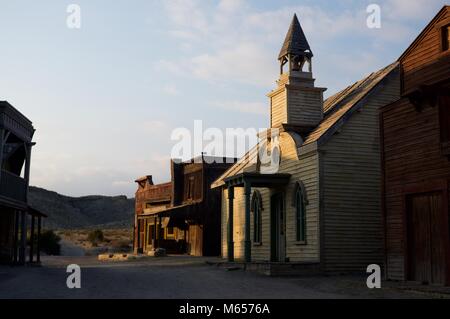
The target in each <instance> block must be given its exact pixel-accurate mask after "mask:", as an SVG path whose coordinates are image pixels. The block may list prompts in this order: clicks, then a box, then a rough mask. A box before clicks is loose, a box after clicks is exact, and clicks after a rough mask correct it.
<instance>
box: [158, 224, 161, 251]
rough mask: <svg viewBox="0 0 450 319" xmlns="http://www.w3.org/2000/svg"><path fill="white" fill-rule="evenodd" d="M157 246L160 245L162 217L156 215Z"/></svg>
mask: <svg viewBox="0 0 450 319" xmlns="http://www.w3.org/2000/svg"><path fill="white" fill-rule="evenodd" d="M158 222H159V225H158V248H159V247H161V235H162V218H161V216H158Z"/></svg>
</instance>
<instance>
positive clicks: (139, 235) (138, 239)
mask: <svg viewBox="0 0 450 319" xmlns="http://www.w3.org/2000/svg"><path fill="white" fill-rule="evenodd" d="M136 228H137V252H138V253H140V249H141V221H140V220H139V218H138V219H137V226H136Z"/></svg>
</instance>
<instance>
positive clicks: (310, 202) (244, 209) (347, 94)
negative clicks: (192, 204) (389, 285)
mask: <svg viewBox="0 0 450 319" xmlns="http://www.w3.org/2000/svg"><path fill="white" fill-rule="evenodd" d="M313 57H314V55H313V52H312V50H311V48H310V45H309V43H308V41H307V39H306V36H305V34H304V32H303V30H302V27H301V26H300V23H299V21H298V19H297V16H294V18H293V20H292V23H291V25H290V28H289V31H288V33H287V36H286V39H285V42H284V43H283V46H282V49H281V52H280V54H279V56H278V61H279V63H280V77H279V79H278V81H277V87H276V88H275V89H274V90H273V91H272V92H270V93H269V94H268V97H269V100H270V128H269V129H268V131H267V132H268V134H266V136H267V137H265V138H263V139H262V140H261V142H260V143H259V144H258V145H257V146H255V147H254V148H253V149H251V150H250V151H249V152H248V153H247V154H246V155H245V156H244V157H243V158H242V159H240V161H238V162H237V163H236V164H235V165H233V166H232V167H231V168H230V169H228V170H227V171H226V172H225V173H224V174H223V175H222V176H221V177H219V178H218V179H217V180H216V181H215V182H214V183H213V185H212V187H213V188H219V189H221V190H222V193H223V195H222V240H221V242H222V245H221V247H222V257H223V258H226V259H228V260H229V261H230V262H233V261H235V262H245V263H246V264H247V265H260V266H261V267H262V268H264V271H265V272H268V273H271V274H272V273H273V274H274V273H276V272H282V271H288V272H289V271H292V270H294V271H298V272H302V271H308V272H311V271H312V272H315V271H317V272H323V271H326V272H334V273H340V272H364V273H365V271H366V269H367V266H368V265H370V264H379V265H382V264H383V219H382V215H381V213H380V212H381V176H382V168H381V159H380V138H379V132H380V130H379V115H378V114H379V113H378V112H379V109H380V108H381V107H382V106H384V105H386V104H389V103H392V102H394V101H396V100H398V99H399V95H400V81H399V76H400V75H399V68H398V63H393V64H391V65H388V66H386V67H385V68H383V69H381V70H379V71H377V72H374V73H372V74H370V75H368V76H367V77H365V78H364V79H362V80H360V81H358V82H356V83H354V84H352V85H350V86H348V87H347V88H345V89H344V90H342V91H340V92H339V93H337V94H335V95H333V96H331V97H329V98H328V99H326V100H325V101H324V98H323V96H324V91H325V90H326V89H325V88H321V87H317V86H316V85H315V79H314V77H313V65H312V61H313ZM261 145H269V146H270V145H271V147H269V148H270V149H271V152H270V156H271V157H272V159H274V158H275V160H274V161H275V162H277V163H279V165H278V167H277V170H276V171H270V170H269V171H268V170H267V168H266V167H265V166H264V165H263V164H262V161H261V159H260V157H259V154H260V148H261ZM283 267H284V268H283Z"/></svg>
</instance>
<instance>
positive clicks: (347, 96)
mask: <svg viewBox="0 0 450 319" xmlns="http://www.w3.org/2000/svg"><path fill="white" fill-rule="evenodd" d="M397 67H398V62H394V63H392V64H390V65H388V66H387V67H385V68H383V69H381V70H379V71H377V72H374V73H372V74H370V75H369V76H367V77H366V78H364V79H362V80H360V81H358V82H356V83H354V84H352V85H350V86H349V87H347V88H345V89H344V90H342V91H340V92H338V93H336V94H335V95H333V96H331V97H329V98H328V99H327V100H326V101H325V102H324V119H323V120H322V122H321V123H320V124H319V125H318V126H317V127H316V128H315V129H314V130H313V131H312V132H311V133H309V134H308V136H306V138H305V141H304V145H306V144H310V143H313V142H317V141H318V140H319V139H320V138H322V137H323V136H324V135H325V133H327V132H328V131H329V130H330V129H331V128H332V127H335V128H336V126H339V127H340V126H341V125H342V124H343V123H344V122H345V121H344V122H341V121H340V120H341V119H342V118H343V117H344V116H345V115H346V114H347V113H348V112H349V111H350V110H351V109H352V108H353V107H354V106H355V105H356V104H357V103H358V102H360V101H361V100H362V99H363V98H364V97H366V96H367V95H368V94H369V93H370V92H371V91H372V90H373V89H374V88H375V87H376V86H377V85H378V84H379V83H380V82H381V81H382V80H383V79H384V78H385V77H386V76H387V75H388V74H390V73H391V72H392V71H393V70H394V69H396V68H397Z"/></svg>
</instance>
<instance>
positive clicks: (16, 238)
mask: <svg viewBox="0 0 450 319" xmlns="http://www.w3.org/2000/svg"><path fill="white" fill-rule="evenodd" d="M19 217H20V216H19V211H17V210H15V211H14V254H13V258H14V259H13V261H14V264H17V261H18V255H17V249H18V246H19V224H20V218H19Z"/></svg>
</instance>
